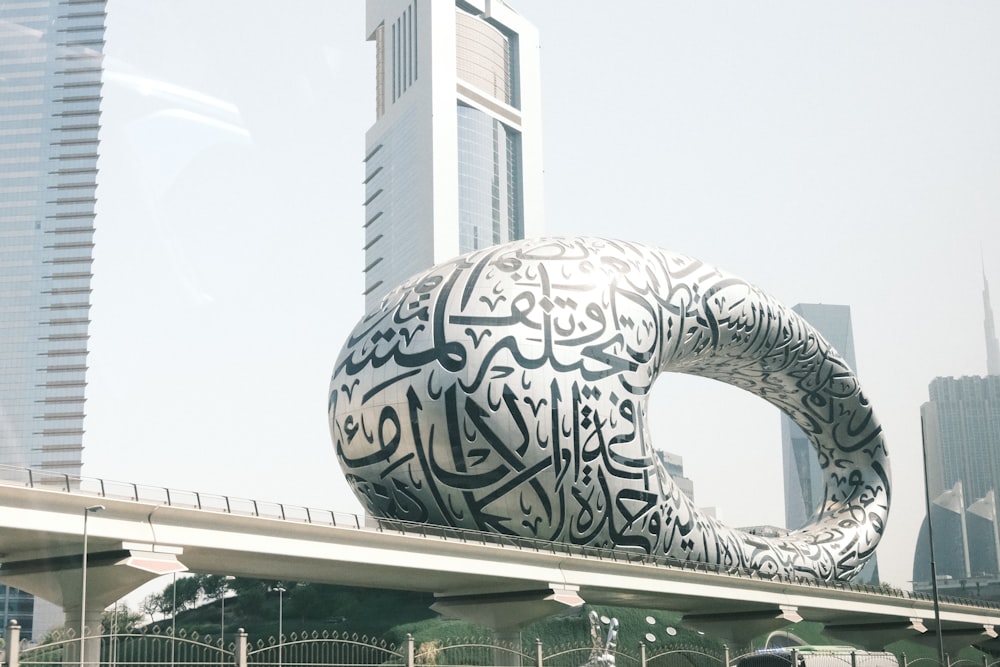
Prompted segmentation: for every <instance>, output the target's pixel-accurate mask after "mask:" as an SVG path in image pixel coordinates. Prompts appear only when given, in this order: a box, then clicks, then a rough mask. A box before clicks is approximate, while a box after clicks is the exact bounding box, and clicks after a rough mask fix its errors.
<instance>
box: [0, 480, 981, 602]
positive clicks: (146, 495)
mask: <svg viewBox="0 0 1000 667" xmlns="http://www.w3.org/2000/svg"><path fill="white" fill-rule="evenodd" d="M0 484H3V485H11V484H14V485H22V486H26V487H30V488H39V489H46V490H50V491H51V490H56V491H65V492H67V493H82V494H86V495H92V496H95V497H99V498H116V499H121V500H132V501H137V502H145V503H153V504H157V505H165V506H169V507H182V508H188V509H196V510H201V511H207V512H222V513H225V514H235V515H244V516H255V517H263V518H269V519H280V520H283V521H295V522H300V523H309V524H318V525H325V526H333V527H337V528H352V529H356V530H377V531H380V532H395V533H399V534H402V535H410V536H419V537H424V538H428V539H439V540H456V541H461V542H468V543H474V544H482V545H492V546H498V547H502V548H509V549H520V550H531V551H537V552H544V553H552V554H561V555H566V556H574V557H583V558H593V559H597V560H603V561H613V562H622V563H632V564H640V565H651V566H655V567H665V568H672V569H680V570H690V571H697V572H706V573H711V574H717V575H720V576H728V577H738V578H751V579H761V580H767V581H778V582H781V583H786V584H793V585H801V586H812V587H817V588H826V589H840V590H849V591H858V592H862V593H867V594H872V595H885V596H889V597H895V598H903V599H913V600H927V601H931V600H933V597H932V596H931V595H930V594H925V593H920V592H911V591H904V590H902V589H900V588H896V587H894V586H891V585H888V584H882V585H880V586H869V585H865V584H855V583H850V582H841V581H837V582H826V581H818V580H815V579H810V578H805V577H789V576H786V575H767V574H761V573H759V572H754V571H752V570H748V569H746V568H742V567H736V566H726V565H715V564H711V563H696V562H693V561H684V560H679V559H676V558H670V557H667V556H653V555H650V554H647V553H645V552H643V551H639V550H635V549H629V548H623V547H619V548H615V549H604V548H599V547H590V546H583V545H575V544H567V543H565V542H553V541H549V540H542V539H534V538H527V537H516V536H513V535H503V534H500V533H487V532H481V531H476V530H469V529H465V528H456V527H452V526H436V525H432V524H426V523H415V522H410V521H400V520H398V519H381V518H377V517H369V516H365V517H362V516H359V515H357V514H354V513H348V512H337V511H333V510H320V509H314V508H309V507H302V506H298V505H288V504H285V503H277V502H265V501H260V500H251V499H247V498H236V497H232V496H224V495H218V494H210V493H201V492H198V491H179V490H175V489H169V488H165V487H159V486H151V485H146V484H137V483H134V482H117V481H110V480H104V479H100V478H92V477H79V476H76V475H69V474H65V473H55V472H50V471H45V470H38V469H34V468H19V467H16V466H8V465H0ZM938 600H939V602H944V603H954V604H961V605H967V606H974V607H981V608H984V609H1000V601H995V600H986V599H983V598H965V597H954V596H949V595H939V596H938Z"/></svg>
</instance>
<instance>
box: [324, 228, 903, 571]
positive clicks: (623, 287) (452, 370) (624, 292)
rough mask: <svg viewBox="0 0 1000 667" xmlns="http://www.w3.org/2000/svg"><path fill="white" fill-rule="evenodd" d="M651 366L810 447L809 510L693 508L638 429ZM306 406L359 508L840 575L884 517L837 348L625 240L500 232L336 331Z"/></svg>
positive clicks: (855, 567) (721, 562)
mask: <svg viewBox="0 0 1000 667" xmlns="http://www.w3.org/2000/svg"><path fill="white" fill-rule="evenodd" d="M668 371H669V372H680V373H689V374H693V375H701V376H703V377H708V378H712V379H716V380H720V381H722V382H727V383H729V384H733V385H735V386H738V387H741V388H743V389H745V390H747V391H749V392H751V393H753V394H756V395H757V396H760V397H761V398H764V399H765V400H767V401H769V402H770V403H772V404H773V405H775V406H776V407H778V408H780V409H781V410H782V411H784V412H785V413H787V414H789V415H791V416H792V418H793V419H794V420H795V423H796V424H798V425H800V426H803V427H808V429H809V433H810V435H811V437H812V441H813V444H814V450H815V451H818V452H823V453H824V454H825V456H823V457H822V458H821V460H820V467H821V468H822V469H823V470H824V472H825V474H824V475H823V479H824V481H825V487H824V493H823V495H822V498H823V503H822V507H821V511H820V512H819V513H818V514H817V516H816V517H815V519H814V521H813V522H812V523H810V524H809V525H808V526H806V527H805V528H803V529H802V530H799V531H795V532H792V533H786V532H785V531H774V532H773V533H772V534H769V535H759V534H750V533H748V532H745V531H740V530H735V529H732V528H729V527H727V526H725V525H723V524H722V523H720V522H719V521H717V520H716V519H714V518H713V517H711V516H708V515H706V514H705V513H704V512H702V511H701V510H699V509H697V508H696V507H695V506H694V503H693V502H692V501H691V499H690V498H689V497H688V496H687V495H686V494H685V493H683V492H682V491H681V489H680V488H679V487H678V485H677V482H676V481H675V480H674V479H673V478H672V477H671V476H670V475H669V474H668V473H667V472H666V470H665V469H664V467H663V466H662V465H661V464H660V462H659V460H658V458H657V457H656V455H655V454H654V452H655V445H654V444H653V442H652V440H651V434H650V433H649V431H648V423H647V417H646V415H647V410H648V407H647V397H648V396H649V393H650V391H651V390H652V387H653V384H654V383H655V381H656V378H657V377H658V376H659V374H660V373H661V372H668ZM328 405H329V409H330V432H331V434H332V436H333V441H334V447H335V449H336V451H337V455H338V458H339V460H340V463H341V467H342V468H343V470H344V474H345V476H346V477H347V480H348V483H349V484H350V485H351V486H352V488H353V489H354V491H355V493H356V495H357V496H358V498H359V500H361V502H362V503H363V504H364V506H365V508H366V509H367V511H368V512H369V513H371V514H372V515H374V516H382V517H391V518H395V519H403V520H408V521H416V522H425V523H431V524H437V525H443V526H455V527H463V528H470V529H475V530H483V531H490V532H497V533H503V534H508V535H515V536H521V537H526V538H538V539H543V540H550V541H562V542H568V543H571V544H578V545H588V546H595V547H614V546H620V547H630V548H635V549H638V550H641V551H644V552H646V553H649V554H656V555H663V556H667V557H671V558H677V559H679V560H682V561H692V562H701V563H709V564H713V565H718V566H720V567H727V568H730V567H731V568H734V569H743V568H746V569H750V570H753V571H755V572H759V573H760V574H761V575H763V576H776V575H788V576H796V577H811V578H816V579H822V580H846V579H850V578H853V577H854V576H856V575H857V574H858V573H859V571H860V570H861V568H862V567H863V566H864V564H865V563H866V562H869V561H870V559H871V557H872V556H873V555H874V551H875V548H876V546H877V544H878V543H879V541H880V540H881V537H882V532H883V530H884V528H885V520H886V517H887V515H888V511H889V497H890V479H889V468H888V458H887V454H886V452H885V447H884V443H883V439H882V429H881V426H880V425H879V422H878V419H877V418H876V416H875V415H874V413H873V412H872V407H871V405H870V403H869V402H868V400H867V399H866V397H865V396H864V394H863V392H862V390H861V387H860V385H859V383H858V382H857V379H856V377H855V376H854V374H853V372H852V371H851V369H850V367H849V365H848V364H847V362H846V361H845V360H844V359H843V358H842V357H841V356H840V355H839V354H838V353H837V351H836V350H834V349H833V348H832V347H831V346H830V344H829V343H828V342H827V341H826V340H825V339H823V338H822V337H821V336H820V335H819V334H817V333H816V331H815V329H814V328H813V327H812V326H810V325H809V324H808V323H807V322H806V320H804V319H803V318H802V317H800V316H799V315H798V314H796V313H794V312H793V311H792V310H791V309H788V308H785V307H784V306H783V305H781V304H780V303H778V302H777V301H775V300H774V299H773V298H771V297H769V296H767V295H766V294H764V293H763V292H762V291H760V290H759V289H757V288H756V287H754V286H752V285H750V284H748V283H746V282H745V281H743V280H741V279H739V278H737V277H735V276H731V275H729V274H727V273H725V272H724V271H722V270H721V269H719V268H717V267H714V266H710V265H708V264H705V263H703V262H700V261H698V260H696V259H694V258H691V257H686V256H684V255H680V254H677V253H671V252H668V251H665V250H661V249H657V248H651V247H647V246H643V245H641V244H638V243H632V242H626V241H617V240H609V239H596V238H586V237H583V238H578V237H559V238H538V239H530V240H522V241H512V242H510V243H506V244H503V245H499V246H494V247H490V248H486V249H483V250H477V251H473V252H471V253H468V254H465V255H461V256H459V257H455V258H452V259H451V260H448V261H446V262H443V263H441V264H438V265H437V266H435V267H433V268H431V269H429V270H427V271H425V272H424V273H421V274H418V275H416V276H413V277H412V278H411V279H409V280H407V281H405V282H404V283H402V284H401V285H400V286H398V287H397V288H395V289H394V290H392V291H391V292H389V294H388V295H387V296H386V297H385V299H384V300H383V301H382V304H381V307H380V308H379V309H376V310H373V311H370V312H369V313H368V314H367V315H366V316H365V317H364V318H363V319H361V320H360V322H359V323H358V325H357V326H356V328H355V329H354V331H353V332H352V333H351V335H350V337H349V338H348V341H347V342H346V343H345V345H344V347H343V349H342V351H341V354H340V356H339V358H338V360H337V364H336V367H335V369H334V373H333V376H332V378H331V383H330V400H329V404H328ZM720 414H722V413H720ZM722 416H723V417H724V415H722ZM748 474H750V473H748ZM748 483H750V484H767V483H770V482H769V481H768V480H767V479H765V477H760V478H759V479H749V478H748ZM749 501H751V502H752V499H751V500H749Z"/></svg>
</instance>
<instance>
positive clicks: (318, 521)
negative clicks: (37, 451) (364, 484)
mask: <svg viewBox="0 0 1000 667" xmlns="http://www.w3.org/2000/svg"><path fill="white" fill-rule="evenodd" d="M0 478H2V479H0V583H4V584H7V585H10V586H14V587H17V588H20V589H22V590H25V591H28V592H31V593H34V594H36V595H38V596H40V597H42V598H45V599H48V600H50V601H52V602H54V603H56V604H60V605H62V606H63V608H64V609H65V610H66V612H67V616H68V621H69V624H70V627H76V625H75V624H77V623H80V621H81V613H84V617H83V618H84V619H85V620H86V621H87V622H86V625H87V626H88V627H89V626H91V621H92V620H93V621H94V622H96V618H99V614H100V611H101V610H102V609H104V608H105V607H106V606H107V605H110V604H111V603H112V602H114V601H115V600H117V599H118V598H120V597H121V596H123V595H125V594H127V593H128V592H130V591H131V590H134V589H135V588H137V587H138V586H140V585H142V584H143V583H145V582H146V581H148V580H151V579H152V578H155V577H156V576H159V575H161V574H165V573H169V572H172V571H178V570H184V569H186V570H190V571H193V572H202V573H214V574H227V575H235V576H242V577H256V578H263V579H274V580H295V581H311V582H318V583H330V584H348V585H353V586H368V587H377V588H389V589H399V590H413V591H425V592H431V593H433V594H434V595H435V596H436V597H437V602H436V604H435V608H436V609H438V610H439V611H441V612H442V613H445V614H449V615H456V616H460V617H465V618H469V619H470V620H474V621H477V622H480V623H483V624H485V625H489V626H492V627H494V628H497V629H501V630H504V629H512V628H515V627H517V626H518V625H519V624H521V623H523V622H528V621H531V620H534V619H536V618H540V617H543V616H546V615H549V614H552V613H556V612H558V611H560V610H565V609H566V607H567V606H569V607H572V606H575V605H578V604H581V603H583V602H587V603H591V604H607V605H619V606H631V607H640V608H649V609H669V610H674V611H679V612H682V613H683V614H684V620H683V623H684V624H685V625H687V626H689V627H692V628H695V629H700V630H704V631H705V632H707V633H710V634H713V635H715V636H718V637H720V638H723V639H726V640H728V641H730V642H733V645H735V646H742V645H744V644H745V643H746V642H747V641H748V640H749V639H750V638H752V637H754V636H756V635H758V634H761V633H763V632H768V631H769V630H772V629H776V628H779V627H783V626H785V625H788V624H789V623H792V622H795V621H798V620H807V621H817V622H820V623H823V624H824V626H825V627H826V629H827V631H828V632H829V633H830V634H832V635H834V636H836V637H839V638H841V639H843V640H845V641H850V642H852V643H856V644H860V645H862V646H865V647H867V648H880V647H881V646H883V645H884V644H887V643H891V642H893V641H896V640H898V639H903V638H911V639H917V640H924V641H927V642H928V643H932V644H933V643H936V641H937V636H938V631H939V630H940V634H941V637H942V638H943V640H944V641H945V643H946V645H947V647H948V648H949V650H954V649H956V648H958V647H960V646H965V645H969V644H984V643H987V642H990V641H991V640H995V638H996V632H995V631H994V626H997V625H1000V604H997V603H994V602H988V601H975V600H956V599H945V600H941V601H940V605H939V609H940V626H938V625H937V624H936V622H935V613H934V604H933V600H931V599H930V598H928V597H926V596H922V595H915V594H912V593H907V592H904V591H897V590H892V589H888V588H886V589H884V590H883V589H873V588H869V587H863V586H853V585H850V584H823V583H815V582H810V581H806V580H788V579H780V580H779V579H766V578H761V577H760V576H757V575H751V574H750V573H746V572H738V571H734V572H723V571H716V570H714V569H708V568H705V567H704V566H698V565H696V564H691V563H683V562H680V561H671V560H668V559H662V558H650V557H648V556H645V555H642V554H636V553H630V552H628V551H623V550H601V549H591V548H583V547H576V546H571V545H565V544H556V543H551V542H544V541H533V540H525V539H520V538H508V537H505V536H500V535H496V534H488V533H479V532H475V531H467V530H461V529H453V528H440V527H432V526H426V525H422V524H405V523H402V522H396V521H387V520H375V519H370V518H368V519H365V518H363V517H359V516H356V515H354V514H346V513H337V512H330V511H320V510H314V509H309V508H303V507H296V506H290V505H284V504H280V503H262V502H258V501H250V500H243V499H234V498H226V497H223V496H217V495H211V494H200V493H194V492H178V491H173V490H169V489H162V488H156V487H145V486H141V485H137V484H123V483H115V482H107V481H103V480H95V479H88V478H72V477H65V476H47V475H45V474H43V473H39V472H38V471H27V470H22V469H9V468H8V469H2V470H0ZM96 505H100V506H102V509H100V511H92V512H87V508H94V507H95V506H96ZM85 514H86V515H87V520H86V525H87V530H86V538H87V553H86V555H87V559H88V560H87V563H88V568H87V572H88V579H87V595H86V605H85V606H86V609H85V610H81V606H82V605H83V602H82V598H83V596H82V588H83V586H82V579H83V577H82V571H81V565H82V562H83V556H84V549H83V542H84V525H85V520H84V516H85Z"/></svg>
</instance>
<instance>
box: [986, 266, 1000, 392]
mask: <svg viewBox="0 0 1000 667" xmlns="http://www.w3.org/2000/svg"><path fill="white" fill-rule="evenodd" d="M983 310H984V311H985V319H984V321H983V325H984V326H985V329H986V374H987V375H1000V343H998V342H997V331H996V326H995V325H994V322H993V308H992V306H991V305H990V284H989V283H988V282H986V264H985V262H984V263H983Z"/></svg>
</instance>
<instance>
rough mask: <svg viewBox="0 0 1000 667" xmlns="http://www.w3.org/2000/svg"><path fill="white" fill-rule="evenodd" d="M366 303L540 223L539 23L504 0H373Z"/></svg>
mask: <svg viewBox="0 0 1000 667" xmlns="http://www.w3.org/2000/svg"><path fill="white" fill-rule="evenodd" d="M366 23H367V25H366V30H367V35H368V39H369V40H370V41H373V42H374V43H375V57H376V77H375V79H376V80H375V117H376V120H375V124H374V125H373V126H372V127H371V128H370V129H369V130H368V133H367V135H366V137H365V143H366V151H365V157H364V164H365V201H364V207H365V217H364V229H365V247H364V251H365V268H364V272H365V307H366V310H371V309H372V308H374V307H376V306H377V305H378V304H379V302H380V301H381V299H382V297H383V296H384V294H385V293H386V292H387V291H388V290H389V289H391V288H393V287H395V286H396V285H397V284H398V283H400V282H402V281H403V280H405V279H406V278H408V277H410V276H411V275H413V274H414V273H417V272H418V271H421V270H423V269H426V268H429V267H430V266H432V265H434V264H436V263H438V262H441V261H443V260H446V259H448V258H450V257H454V256H456V255H459V254H462V253H464V252H467V251H470V250H475V249H478V248H484V247H487V246H490V245H493V244H496V243H503V242H506V241H511V240H515V239H521V238H525V237H531V236H536V235H538V234H540V233H541V230H542V225H543V204H542V158H541V156H542V148H541V145H542V144H541V109H540V99H539V98H540V93H539V89H540V85H539V57H538V32H537V30H536V29H535V28H534V26H532V25H531V24H530V23H528V22H527V21H526V20H525V19H524V18H522V17H521V16H519V15H518V14H517V13H515V12H514V11H513V10H512V9H511V8H510V7H509V6H507V5H506V4H505V3H504V2H501V1H500V0H470V1H464V0H458V1H456V2H448V1H446V0H441V1H438V0H368V2H367V12H366Z"/></svg>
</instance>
